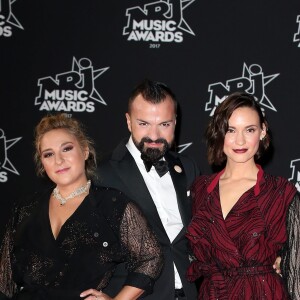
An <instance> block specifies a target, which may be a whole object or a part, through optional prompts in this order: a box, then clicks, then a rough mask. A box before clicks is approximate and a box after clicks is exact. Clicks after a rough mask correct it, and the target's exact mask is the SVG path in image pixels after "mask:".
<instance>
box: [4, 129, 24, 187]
mask: <svg viewBox="0 0 300 300" xmlns="http://www.w3.org/2000/svg"><path fill="white" fill-rule="evenodd" d="M20 139H21V137H18V138H15V139H11V140H7V139H6V136H5V133H4V131H3V130H2V129H0V182H6V181H7V179H8V174H7V171H8V172H11V173H14V174H17V175H20V174H19V172H18V171H17V170H16V168H15V167H14V166H13V164H12V163H11V161H10V160H9V159H8V156H7V150H8V149H9V148H11V147H12V146H13V145H14V144H15V143H17V142H18V141H19V140H20Z"/></svg>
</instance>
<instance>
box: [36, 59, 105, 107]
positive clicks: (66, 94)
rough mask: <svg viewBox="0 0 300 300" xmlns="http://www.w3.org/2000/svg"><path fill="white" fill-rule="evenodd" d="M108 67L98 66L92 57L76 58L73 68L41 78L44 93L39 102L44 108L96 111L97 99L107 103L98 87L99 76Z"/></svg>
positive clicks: (41, 91) (37, 101) (37, 98)
mask: <svg viewBox="0 0 300 300" xmlns="http://www.w3.org/2000/svg"><path fill="white" fill-rule="evenodd" d="M108 69H109V68H102V69H97V70H95V69H94V67H93V65H92V62H91V61H90V60H89V59H88V58H81V59H80V60H76V59H75V58H73V66H72V69H71V71H68V72H64V73H60V74H57V75H56V76H55V79H53V78H52V77H44V78H40V79H39V80H38V86H39V87H40V93H39V95H38V96H37V97H36V98H35V105H39V110H41V111H42V110H45V111H52V110H54V111H65V112H83V111H86V112H93V111H95V107H94V104H95V103H94V101H96V102H99V103H101V104H103V105H106V102H105V101H104V100H103V98H102V97H101V96H100V94H99V92H98V91H97V90H96V88H95V80H96V79H97V78H98V77H99V76H100V75H102V74H103V73H104V72H105V71H106V70H108Z"/></svg>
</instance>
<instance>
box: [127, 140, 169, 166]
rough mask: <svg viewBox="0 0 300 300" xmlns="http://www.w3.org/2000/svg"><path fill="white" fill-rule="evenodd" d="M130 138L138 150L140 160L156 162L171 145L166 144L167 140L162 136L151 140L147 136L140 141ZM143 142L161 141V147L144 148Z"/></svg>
mask: <svg viewBox="0 0 300 300" xmlns="http://www.w3.org/2000/svg"><path fill="white" fill-rule="evenodd" d="M132 140H133V142H134V144H135V146H136V147H137V148H138V149H139V150H140V152H141V158H142V160H144V161H148V162H151V163H154V162H157V161H158V160H160V159H161V158H162V157H163V156H164V155H165V153H166V152H167V150H169V149H170V147H171V146H170V145H169V144H168V142H167V141H166V140H165V139H163V138H159V139H157V140H155V141H153V140H151V139H150V138H149V137H143V138H142V139H141V141H140V142H138V141H137V140H135V138H134V137H132ZM145 143H162V144H163V148H162V149H158V148H145Z"/></svg>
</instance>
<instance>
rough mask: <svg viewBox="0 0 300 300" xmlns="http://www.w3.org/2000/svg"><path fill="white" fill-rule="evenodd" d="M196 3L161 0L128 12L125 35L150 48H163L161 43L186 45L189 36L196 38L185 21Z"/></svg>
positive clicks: (186, 0) (184, 0)
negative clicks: (191, 7) (186, 14)
mask: <svg viewBox="0 0 300 300" xmlns="http://www.w3.org/2000/svg"><path fill="white" fill-rule="evenodd" d="M194 1H195V0H160V1H155V2H151V3H148V4H145V5H144V6H143V7H140V6H134V7H131V8H128V9H127V10H126V17H127V25H126V26H125V27H124V28H123V35H124V36H126V38H127V40H128V41H131V42H148V43H150V48H159V46H160V43H182V42H183V39H184V35H185V34H189V35H193V36H194V35H195V33H194V32H193V30H192V29H191V28H190V26H189V25H188V23H187V21H186V20H185V18H184V12H185V10H186V9H188V7H189V6H190V5H191V4H192V3H193V2H194ZM154 43H155V44H154ZM155 45H156V46H155Z"/></svg>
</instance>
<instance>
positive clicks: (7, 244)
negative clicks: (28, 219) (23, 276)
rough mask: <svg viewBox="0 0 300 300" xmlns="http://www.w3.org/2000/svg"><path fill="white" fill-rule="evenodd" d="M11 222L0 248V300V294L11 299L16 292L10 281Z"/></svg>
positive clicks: (15, 286)
mask: <svg viewBox="0 0 300 300" xmlns="http://www.w3.org/2000/svg"><path fill="white" fill-rule="evenodd" d="M12 223H13V221H10V222H9V224H8V226H7V228H6V231H5V234H4V238H3V240H2V243H1V247H0V299H2V298H1V297H2V296H1V293H2V294H4V295H5V296H7V297H9V298H11V297H12V296H13V295H14V294H15V293H16V291H17V285H16V284H15V282H14V281H13V279H12V269H11V253H12V247H13V243H12V240H13V237H12V236H13V226H12Z"/></svg>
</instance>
